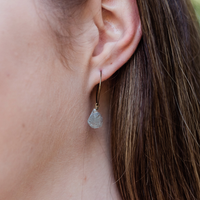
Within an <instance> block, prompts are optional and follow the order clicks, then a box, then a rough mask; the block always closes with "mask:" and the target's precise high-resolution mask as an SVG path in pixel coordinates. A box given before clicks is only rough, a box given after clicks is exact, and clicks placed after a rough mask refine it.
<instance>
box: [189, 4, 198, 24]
mask: <svg viewBox="0 0 200 200" xmlns="http://www.w3.org/2000/svg"><path fill="white" fill-rule="evenodd" d="M191 1H192V4H193V6H194V9H195V11H196V14H197V18H198V20H199V22H200V0H191Z"/></svg>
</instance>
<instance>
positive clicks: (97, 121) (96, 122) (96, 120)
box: [88, 71, 103, 129]
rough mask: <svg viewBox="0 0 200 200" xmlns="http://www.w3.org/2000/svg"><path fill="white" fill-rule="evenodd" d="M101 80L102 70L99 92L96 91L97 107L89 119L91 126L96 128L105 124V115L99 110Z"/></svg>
mask: <svg viewBox="0 0 200 200" xmlns="http://www.w3.org/2000/svg"><path fill="white" fill-rule="evenodd" d="M101 80H102V71H100V83H99V84H98V87H97V92H96V104H95V108H94V109H93V111H92V113H91V115H90V117H89V119H88V124H89V125H90V127H92V128H94V129H97V128H100V127H102V124H103V117H102V116H101V114H100V113H99V112H98V109H99V100H100V92H101Z"/></svg>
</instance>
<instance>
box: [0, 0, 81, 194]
mask: <svg viewBox="0 0 200 200" xmlns="http://www.w3.org/2000/svg"><path fill="white" fill-rule="evenodd" d="M0 5H1V6H0V13H1V14H0V16H1V17H0V194H1V195H2V197H3V196H4V194H5V196H6V195H7V194H6V192H8V191H12V189H13V190H14V188H15V187H16V186H17V184H19V182H20V183H22V184H23V180H26V178H27V177H28V176H29V177H30V176H34V175H35V174H34V173H35V171H36V169H37V168H38V166H40V167H39V168H40V169H41V170H42V167H43V163H44V160H45V162H46V163H47V162H48V160H50V159H51V158H50V156H53V155H54V154H55V152H56V148H57V146H58V145H60V143H59V142H60V141H58V140H57V138H56V137H57V136H56V135H57V134H64V133H66V132H70V130H71V127H70V125H69V124H70V121H69V118H68V116H70V119H73V116H74V111H73V109H72V108H73V106H76V100H75V99H77V98H76V92H75V91H77V92H79V89H78V86H79V83H78V81H76V82H77V84H75V83H74V81H73V80H74V79H75V77H74V73H73V72H72V71H70V70H67V69H66V67H64V66H62V65H61V64H60V62H59V60H58V59H57V56H56V52H55V48H54V41H53V39H52V36H51V34H49V33H50V31H51V30H50V28H49V26H48V23H47V21H46V20H45V16H44V15H43V14H42V6H41V7H40V5H39V3H38V2H37V1H34V0H9V1H5V0H0ZM72 88H74V90H72ZM67 105H71V109H68V107H67ZM61 117H63V118H62V119H61ZM66 124H68V126H66ZM19 180H21V181H19Z"/></svg>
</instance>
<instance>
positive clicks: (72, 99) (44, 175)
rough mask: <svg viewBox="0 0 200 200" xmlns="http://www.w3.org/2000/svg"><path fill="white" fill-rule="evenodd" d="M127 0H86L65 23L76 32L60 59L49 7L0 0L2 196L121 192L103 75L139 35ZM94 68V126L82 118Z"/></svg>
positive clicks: (6, 199)
mask: <svg viewBox="0 0 200 200" xmlns="http://www.w3.org/2000/svg"><path fill="white" fill-rule="evenodd" d="M131 2H132V1H131V0H124V1H123V2H121V1H119V0H112V1H108V0H107V1H103V2H101V1H100V0H96V1H92V0H91V1H88V3H87V5H86V7H85V8H84V10H82V11H81V12H80V14H81V15H82V17H80V15H76V17H75V18H74V19H73V22H74V23H70V24H71V25H68V26H69V27H68V28H69V29H70V30H73V32H74V33H77V34H76V38H72V40H71V44H72V46H73V50H72V49H71V51H70V48H69V46H67V45H66V46H64V52H65V53H66V57H67V63H68V65H67V66H66V65H63V63H62V62H61V61H60V57H59V56H58V52H57V48H56V45H55V43H56V39H55V37H54V36H53V31H52V29H51V28H50V26H49V23H48V22H49V21H51V15H50V14H48V12H49V9H50V8H48V9H46V8H45V5H43V4H42V3H41V2H40V0H37V1H33V0H0V5H1V6H0V13H1V14H0V15H1V17H0V99H1V101H0V199H1V200H18V199H19V200H41V199H42V200H47V199H48V200H53V199H59V200H63V199H76V200H77V199H83V200H84V199H101V200H102V199H120V195H119V194H118V191H117V188H116V184H115V180H114V178H113V174H112V165H111V156H110V144H109V130H110V127H109V121H110V117H109V106H108V105H109V92H108V88H109V82H108V81H107V79H108V78H109V77H110V76H111V75H112V74H114V73H115V71H117V70H118V69H119V68H120V67H121V66H122V65H123V64H124V63H125V62H126V61H127V60H128V59H129V58H130V56H131V55H132V54H133V53H134V51H135V49H136V48H137V45H138V43H139V41H140V38H141V35H142V33H141V28H140V19H139V14H138V10H137V5H136V3H135V2H134V3H131ZM122 7H123V8H124V9H126V10H127V12H125V13H123V14H121V12H120V9H122ZM102 8H103V9H104V12H101V10H102ZM71 20H72V19H71ZM75 22H79V23H75ZM56 24H58V23H56V22H55V21H53V20H52V25H53V26H54V27H56ZM66 26H67V25H66ZM88 41H89V42H88ZM80 44H81V45H80ZM74 52H76V53H74ZM69 55H70V56H69ZM74 56H75V57H76V59H74ZM100 70H102V73H103V81H104V82H103V88H102V93H101V99H100V108H99V112H100V113H101V114H102V116H103V118H104V124H103V127H102V128H101V129H97V130H94V129H91V128H90V127H89V126H88V124H87V119H88V117H89V115H90V113H91V111H92V109H93V108H94V105H95V95H96V94H95V90H94V88H95V85H96V84H98V82H99V79H100V77H99V75H100Z"/></svg>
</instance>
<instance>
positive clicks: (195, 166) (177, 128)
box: [111, 0, 200, 200]
mask: <svg viewBox="0 0 200 200" xmlns="http://www.w3.org/2000/svg"><path fill="white" fill-rule="evenodd" d="M137 4H138V9H139V12H140V18H141V23H142V31H143V38H142V40H141V42H140V44H139V46H138V48H137V51H136V52H135V53H134V55H133V56H132V57H131V59H130V60H129V61H128V62H127V63H126V64H125V65H124V66H123V67H122V68H121V69H120V70H119V71H117V72H116V74H115V75H114V76H113V77H112V79H111V81H113V84H112V85H113V86H112V88H111V90H112V95H111V97H112V100H111V113H112V118H111V119H112V121H111V127H112V134H111V143H112V158H113V170H114V175H115V179H116V183H117V185H118V188H119V191H120V193H121V196H122V199H124V200H129V199H131V200H133V199H136V200H137V199H138V200H139V199H140V200H141V199H142V200H152V199H159V200H164V199H166V200H169V199H187V200H192V199H194V200H197V199H200V36H199V26H198V23H197V19H196V17H195V14H194V10H193V7H192V5H191V3H190V1H189V0H154V1H152V0H137Z"/></svg>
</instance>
